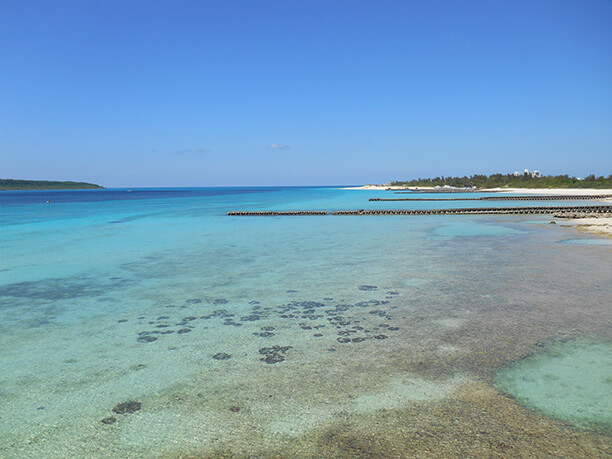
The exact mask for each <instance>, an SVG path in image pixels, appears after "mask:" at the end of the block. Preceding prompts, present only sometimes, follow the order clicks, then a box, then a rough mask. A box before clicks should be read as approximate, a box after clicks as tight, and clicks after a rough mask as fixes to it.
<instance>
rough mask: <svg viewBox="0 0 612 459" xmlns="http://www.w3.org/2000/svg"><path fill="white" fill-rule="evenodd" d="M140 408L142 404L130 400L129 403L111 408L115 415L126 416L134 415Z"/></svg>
mask: <svg viewBox="0 0 612 459" xmlns="http://www.w3.org/2000/svg"><path fill="white" fill-rule="evenodd" d="M140 408H142V403H140V402H134V401H131V400H130V401H129V402H123V403H119V404H118V405H117V406H116V407H115V408H113V411H114V412H115V413H117V414H128V413H135V412H136V411H138V410H140Z"/></svg>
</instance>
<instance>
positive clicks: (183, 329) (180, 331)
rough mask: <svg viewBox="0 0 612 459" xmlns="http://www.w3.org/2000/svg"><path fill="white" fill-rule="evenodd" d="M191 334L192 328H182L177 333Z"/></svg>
mask: <svg viewBox="0 0 612 459" xmlns="http://www.w3.org/2000/svg"><path fill="white" fill-rule="evenodd" d="M189 332H191V328H181V329H180V330H178V331H177V333H179V334H183V333H189Z"/></svg>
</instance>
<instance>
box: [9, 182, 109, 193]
mask: <svg viewBox="0 0 612 459" xmlns="http://www.w3.org/2000/svg"><path fill="white" fill-rule="evenodd" d="M103 189H104V187H103V186H100V185H96V184H95V183H86V182H53V181H48V180H12V179H0V191H15V190H103Z"/></svg>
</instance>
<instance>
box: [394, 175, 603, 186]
mask: <svg viewBox="0 0 612 459" xmlns="http://www.w3.org/2000/svg"><path fill="white" fill-rule="evenodd" d="M390 185H392V186H416V187H419V186H422V187H435V186H451V187H456V188H473V187H475V188H612V174H610V175H608V176H607V177H603V176H600V177H596V176H595V175H594V174H591V175H589V176H587V177H585V178H584V179H579V178H576V177H571V176H569V175H555V176H552V175H550V176H541V177H534V176H532V175H531V174H527V173H525V174H520V175H516V174H492V175H480V174H474V175H472V176H463V177H444V176H441V177H435V178H420V177H419V178H418V179H416V180H409V181H395V182H391V183H390Z"/></svg>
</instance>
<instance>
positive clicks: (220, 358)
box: [212, 352, 232, 360]
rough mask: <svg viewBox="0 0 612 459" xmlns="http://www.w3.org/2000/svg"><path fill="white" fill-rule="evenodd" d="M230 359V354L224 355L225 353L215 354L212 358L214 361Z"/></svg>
mask: <svg viewBox="0 0 612 459" xmlns="http://www.w3.org/2000/svg"><path fill="white" fill-rule="evenodd" d="M231 357H232V355H231V354H226V353H225V352H217V353H216V354H215V355H213V356H212V358H213V359H215V360H228V359H230V358H231Z"/></svg>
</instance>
